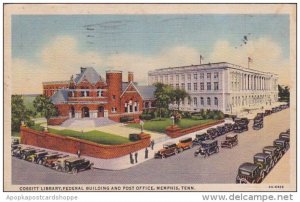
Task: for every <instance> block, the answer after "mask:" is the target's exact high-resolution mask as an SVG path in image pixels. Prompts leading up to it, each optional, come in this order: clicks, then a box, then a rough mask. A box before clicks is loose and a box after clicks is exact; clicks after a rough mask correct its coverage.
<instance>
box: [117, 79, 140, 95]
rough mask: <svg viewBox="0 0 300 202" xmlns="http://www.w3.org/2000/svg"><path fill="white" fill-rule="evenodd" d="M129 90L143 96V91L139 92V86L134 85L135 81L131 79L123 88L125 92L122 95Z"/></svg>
mask: <svg viewBox="0 0 300 202" xmlns="http://www.w3.org/2000/svg"><path fill="white" fill-rule="evenodd" d="M127 91H136V92H137V93H138V94H139V95H140V96H141V97H142V95H141V93H140V92H139V90H138V89H137V87H136V86H135V85H134V83H133V82H132V81H131V82H130V83H129V84H128V86H127V87H126V88H125V89H124V90H123V93H122V95H121V96H120V97H122V96H123V95H124V94H125V93H126V92H127Z"/></svg>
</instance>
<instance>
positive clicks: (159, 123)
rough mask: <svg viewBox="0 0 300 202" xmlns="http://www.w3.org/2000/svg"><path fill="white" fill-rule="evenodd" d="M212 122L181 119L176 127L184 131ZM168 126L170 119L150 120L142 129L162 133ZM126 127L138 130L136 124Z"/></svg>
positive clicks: (208, 120)
mask: <svg viewBox="0 0 300 202" xmlns="http://www.w3.org/2000/svg"><path fill="white" fill-rule="evenodd" d="M214 121H215V120H212V119H205V120H193V119H186V118H183V119H181V120H180V122H179V123H178V124H177V125H178V126H179V127H180V128H182V129H185V128H190V127H193V126H196V125H201V124H205V123H211V122H214ZM170 125H172V120H171V119H161V120H150V121H145V124H144V129H145V130H150V131H156V132H160V133H164V132H165V130H166V128H167V127H168V126H170ZM128 127H132V128H140V125H139V124H138V123H132V124H128Z"/></svg>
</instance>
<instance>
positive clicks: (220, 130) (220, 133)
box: [217, 126, 226, 136]
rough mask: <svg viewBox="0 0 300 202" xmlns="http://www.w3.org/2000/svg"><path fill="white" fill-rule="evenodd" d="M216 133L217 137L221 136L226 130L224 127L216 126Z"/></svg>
mask: <svg viewBox="0 0 300 202" xmlns="http://www.w3.org/2000/svg"><path fill="white" fill-rule="evenodd" d="M217 131H218V135H219V136H221V135H224V134H225V133H226V128H225V126H218V127H217Z"/></svg>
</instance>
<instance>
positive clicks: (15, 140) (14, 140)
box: [11, 137, 20, 145]
mask: <svg viewBox="0 0 300 202" xmlns="http://www.w3.org/2000/svg"><path fill="white" fill-rule="evenodd" d="M18 144H20V140H19V138H15V137H13V138H11V145H18Z"/></svg>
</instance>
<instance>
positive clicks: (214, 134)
mask: <svg viewBox="0 0 300 202" xmlns="http://www.w3.org/2000/svg"><path fill="white" fill-rule="evenodd" d="M206 132H207V134H208V135H209V137H210V139H212V140H213V139H215V138H216V137H218V136H219V133H218V131H217V129H215V128H210V129H208V130H207V131H206Z"/></svg>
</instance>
